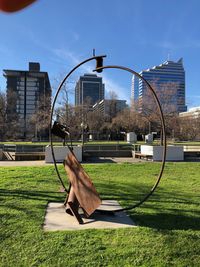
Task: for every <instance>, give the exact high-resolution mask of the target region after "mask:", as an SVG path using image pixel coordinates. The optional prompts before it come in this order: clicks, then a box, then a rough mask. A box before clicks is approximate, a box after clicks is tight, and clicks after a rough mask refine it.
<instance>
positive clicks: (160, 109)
mask: <svg viewBox="0 0 200 267" xmlns="http://www.w3.org/2000/svg"><path fill="white" fill-rule="evenodd" d="M104 69H120V70H124V71H128V72H130V73H131V74H134V75H135V76H137V77H138V78H139V79H141V80H142V81H144V82H145V84H146V85H147V87H148V88H149V89H150V91H151V93H152V94H153V97H154V99H155V101H156V105H157V108H158V111H159V115H160V121H161V125H162V141H163V155H162V164H161V168H160V172H159V174H158V176H157V180H156V182H155V184H154V185H153V187H152V188H151V190H150V192H149V193H148V194H146V195H145V196H144V198H143V199H141V200H140V201H139V202H138V203H136V204H134V205H131V206H129V207H127V208H122V209H118V210H113V211H112V212H120V211H125V210H131V209H134V208H136V207H139V206H140V205H141V204H142V203H144V202H145V201H146V200H147V199H148V198H149V197H150V196H151V195H152V194H153V192H154V191H155V190H156V188H157V186H158V184H159V182H160V180H161V177H162V174H163V171H164V168H165V161H166V150H167V145H166V134H165V120H164V116H163V112H162V108H161V104H160V101H159V99H158V97H157V94H156V92H155V90H154V89H153V87H152V86H151V85H150V83H149V82H148V81H147V80H146V79H144V78H143V77H142V76H141V75H140V74H139V73H137V72H135V71H134V70H132V69H130V68H127V67H123V66H117V65H110V66H103V67H99V68H96V69H95V70H94V71H99V70H104Z"/></svg>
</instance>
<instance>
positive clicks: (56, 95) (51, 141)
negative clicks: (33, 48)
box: [49, 55, 106, 192]
mask: <svg viewBox="0 0 200 267" xmlns="http://www.w3.org/2000/svg"><path fill="white" fill-rule="evenodd" d="M104 57H106V55H102V56H93V57H91V58H88V59H86V60H84V61H82V62H81V63H79V64H78V65H76V66H75V67H74V68H73V69H72V70H71V71H70V72H69V73H68V74H67V75H66V76H65V77H64V79H63V80H62V82H61V83H60V85H59V87H58V89H57V92H56V94H55V97H54V100H53V103H52V108H51V114H50V126H49V129H50V133H49V137H50V145H51V153H52V158H53V162H54V167H55V170H56V173H57V176H58V179H59V180H60V182H61V184H62V186H63V188H64V189H65V191H66V192H69V190H68V189H67V188H66V186H65V184H64V182H63V180H62V178H61V176H60V173H59V171H58V167H57V164H56V159H55V153H54V148H53V140H52V133H51V128H52V120H53V112H54V108H55V103H56V100H57V98H58V94H59V92H60V90H61V88H62V86H63V84H64V83H65V81H66V80H67V78H68V77H69V76H70V75H71V74H72V73H73V72H74V71H75V70H76V69H77V68H79V67H80V66H81V65H83V64H85V63H87V62H88V61H91V60H94V59H96V60H97V61H98V60H99V59H102V58H104Z"/></svg>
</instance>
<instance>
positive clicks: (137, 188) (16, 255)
mask: <svg viewBox="0 0 200 267" xmlns="http://www.w3.org/2000/svg"><path fill="white" fill-rule="evenodd" d="M59 168H60V170H61V172H62V175H63V177H65V174H64V171H63V168H62V166H59ZM84 168H85V170H86V171H87V172H88V174H89V175H90V176H91V177H92V180H93V182H94V184H95V186H96V188H97V190H98V192H99V193H100V195H101V197H102V198H104V199H108V198H110V199H117V200H119V201H120V203H121V204H123V205H124V206H127V205H129V204H131V203H133V202H134V203H135V201H137V200H139V199H141V197H142V196H143V194H145V193H147V192H148V190H149V188H150V187H151V186H152V184H153V182H154V180H155V177H156V175H157V173H158V171H159V168H160V164H159V163H150V162H146V163H136V164H128V163H124V164H109V163H107V164H94V165H92V164H85V165H84ZM199 174H200V164H199V163H167V164H166V169H165V173H164V177H163V178H162V181H161V184H160V185H159V188H158V190H157V191H156V192H155V194H154V195H153V196H152V197H151V198H150V199H149V200H148V201H147V202H145V203H144V204H143V205H142V206H141V207H139V208H137V209H135V210H132V211H131V212H130V216H131V217H132V218H133V220H134V221H135V222H136V223H137V225H138V227H135V228H124V229H114V230H113V229H112V230H108V229H107V230H82V231H60V232H44V231H43V230H42V224H43V222H44V216H45V209H46V206H47V203H48V202H49V201H50V202H52V201H53V202H57V201H58V202H62V201H63V200H64V194H63V193H60V192H58V189H59V183H58V182H57V180H56V174H55V171H54V169H53V167H52V166H45V167H15V168H14V167H1V168H0V176H1V178H0V201H1V206H0V213H1V214H0V218H1V232H0V234H1V236H0V238H1V243H0V251H1V254H0V266H6V267H8V266H17V267H18V266H26V267H27V266H74V267H75V266H89V267H90V266H91V267H92V266H95V267H97V266H113V267H115V266H120V267H122V266H148V267H149V266H195V267H196V266H200V205H199V204H200V203H199V202H200V177H199Z"/></svg>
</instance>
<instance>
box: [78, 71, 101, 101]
mask: <svg viewBox="0 0 200 267" xmlns="http://www.w3.org/2000/svg"><path fill="white" fill-rule="evenodd" d="M104 91H105V89H104V84H103V82H102V77H98V76H97V75H96V74H84V75H83V76H80V78H79V80H78V82H77V83H76V87H75V105H76V106H79V105H83V104H89V105H91V106H92V105H94V104H95V103H96V102H98V101H100V100H102V99H104Z"/></svg>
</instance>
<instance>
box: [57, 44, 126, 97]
mask: <svg viewBox="0 0 200 267" xmlns="http://www.w3.org/2000/svg"><path fill="white" fill-rule="evenodd" d="M52 52H53V53H54V54H55V55H56V56H57V57H59V58H60V59H62V60H64V61H67V62H68V63H70V65H73V66H76V65H77V64H79V63H80V62H81V61H82V60H83V59H81V58H80V56H78V55H77V54H75V53H74V52H72V51H69V50H67V49H58V48H56V49H53V50H52ZM93 69H94V63H93V64H92V63H87V64H83V65H81V66H80V71H79V72H84V73H91V72H93ZM100 76H102V77H103V82H104V83H105V90H106V93H108V92H109V91H114V92H115V93H116V94H117V95H118V97H119V98H120V99H128V96H127V94H126V91H127V88H124V87H122V86H120V85H119V83H117V82H116V81H114V80H113V79H111V78H109V77H108V75H107V74H105V73H103V74H101V75H100Z"/></svg>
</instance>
